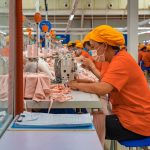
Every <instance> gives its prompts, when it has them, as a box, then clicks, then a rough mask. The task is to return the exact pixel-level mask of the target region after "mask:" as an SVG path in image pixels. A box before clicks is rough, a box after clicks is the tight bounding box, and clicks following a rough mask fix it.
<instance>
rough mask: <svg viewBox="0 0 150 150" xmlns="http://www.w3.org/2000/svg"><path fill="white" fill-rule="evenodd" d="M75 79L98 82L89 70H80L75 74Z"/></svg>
mask: <svg viewBox="0 0 150 150" xmlns="http://www.w3.org/2000/svg"><path fill="white" fill-rule="evenodd" d="M76 78H77V79H84V80H90V81H92V82H98V81H99V79H98V78H97V77H96V76H95V75H94V74H93V73H92V72H91V71H89V70H86V69H84V68H82V70H80V71H79V72H77V73H76Z"/></svg>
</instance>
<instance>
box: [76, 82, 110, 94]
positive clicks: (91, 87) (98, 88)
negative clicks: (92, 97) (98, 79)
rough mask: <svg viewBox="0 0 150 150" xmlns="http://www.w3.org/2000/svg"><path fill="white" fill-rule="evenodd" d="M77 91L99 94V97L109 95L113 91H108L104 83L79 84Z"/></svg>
mask: <svg viewBox="0 0 150 150" xmlns="http://www.w3.org/2000/svg"><path fill="white" fill-rule="evenodd" d="M76 86H77V89H78V90H79V91H83V92H87V93H93V94H97V95H99V96H102V95H105V94H107V93H109V92H110V91H111V90H108V89H107V87H106V88H105V87H104V86H103V83H77V85H76Z"/></svg>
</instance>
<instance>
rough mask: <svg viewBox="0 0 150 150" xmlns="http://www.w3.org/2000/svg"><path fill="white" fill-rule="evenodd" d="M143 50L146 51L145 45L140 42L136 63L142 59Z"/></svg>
mask: <svg viewBox="0 0 150 150" xmlns="http://www.w3.org/2000/svg"><path fill="white" fill-rule="evenodd" d="M145 51H146V45H144V44H140V45H139V46H138V64H140V61H141V60H142V57H143V54H144V53H145Z"/></svg>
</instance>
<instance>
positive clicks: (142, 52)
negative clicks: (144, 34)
mask: <svg viewBox="0 0 150 150" xmlns="http://www.w3.org/2000/svg"><path fill="white" fill-rule="evenodd" d="M144 53H145V52H144V51H139V52H138V63H140V61H141V60H142V57H143V54H144Z"/></svg>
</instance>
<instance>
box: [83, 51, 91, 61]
mask: <svg viewBox="0 0 150 150" xmlns="http://www.w3.org/2000/svg"><path fill="white" fill-rule="evenodd" d="M81 55H82V56H84V57H86V58H89V59H91V60H93V57H92V56H90V54H89V53H88V52H86V51H84V50H82V53H81Z"/></svg>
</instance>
